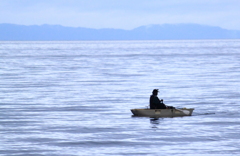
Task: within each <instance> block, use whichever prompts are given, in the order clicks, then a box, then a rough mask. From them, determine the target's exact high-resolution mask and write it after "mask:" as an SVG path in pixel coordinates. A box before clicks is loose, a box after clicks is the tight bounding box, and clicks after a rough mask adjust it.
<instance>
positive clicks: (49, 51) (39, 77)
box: [0, 40, 240, 156]
mask: <svg viewBox="0 0 240 156" xmlns="http://www.w3.org/2000/svg"><path fill="white" fill-rule="evenodd" d="M239 87H240V40H195V41H191V40H188V41H76V42H70V41H69V42H60V41H59V42H0V155H3V156H27V155H34V156H37V155H44V156H45V155H46V156H48V155H49V156H81V155H131V156H132V155H172V154H173V155H188V154H189V155H193V154H195V155H196V154H199V155H210V154H212V155H223V154H226V155H238V154H240V141H239V140H240V135H239V132H240V113H239V111H240V109H239V108H240V100H239V99H240V89H239ZM154 88H159V90H160V95H159V97H160V98H163V99H164V101H165V103H166V104H167V105H172V106H175V107H187V108H195V110H194V112H193V115H192V116H190V117H175V118H159V119H152V118H148V117H133V116H132V114H131V112H130V109H132V108H144V107H146V106H147V105H148V100H149V96H150V94H151V92H152V90H153V89H154Z"/></svg>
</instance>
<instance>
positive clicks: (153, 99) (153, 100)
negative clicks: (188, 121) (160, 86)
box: [149, 95, 167, 109]
mask: <svg viewBox="0 0 240 156" xmlns="http://www.w3.org/2000/svg"><path fill="white" fill-rule="evenodd" d="M149 103H150V109H166V108H167V107H166V106H165V104H164V103H163V102H162V101H160V100H159V98H158V97H157V95H151V96H150V100H149Z"/></svg>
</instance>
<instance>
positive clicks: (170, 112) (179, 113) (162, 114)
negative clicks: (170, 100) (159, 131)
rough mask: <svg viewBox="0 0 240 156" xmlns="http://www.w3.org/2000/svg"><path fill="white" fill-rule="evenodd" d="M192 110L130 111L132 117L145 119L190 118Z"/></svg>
mask: <svg viewBox="0 0 240 156" xmlns="http://www.w3.org/2000/svg"><path fill="white" fill-rule="evenodd" d="M193 110H194V108H180V109H131V112H132V113H133V114H134V116H146V117H154V118H155V117H182V116H191V115H192V112H193Z"/></svg>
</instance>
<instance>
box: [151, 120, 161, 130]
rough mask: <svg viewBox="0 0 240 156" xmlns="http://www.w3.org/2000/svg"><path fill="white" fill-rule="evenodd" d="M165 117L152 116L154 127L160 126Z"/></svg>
mask: <svg viewBox="0 0 240 156" xmlns="http://www.w3.org/2000/svg"><path fill="white" fill-rule="evenodd" d="M163 119H164V118H150V123H151V125H152V128H158V125H159V124H160V123H161V121H163Z"/></svg>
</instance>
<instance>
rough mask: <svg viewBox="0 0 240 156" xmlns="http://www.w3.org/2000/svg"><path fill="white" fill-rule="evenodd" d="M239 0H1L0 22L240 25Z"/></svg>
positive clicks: (101, 25)
mask: <svg viewBox="0 0 240 156" xmlns="http://www.w3.org/2000/svg"><path fill="white" fill-rule="evenodd" d="M239 6H240V1H239V0H228V1H226V0H211V1H209V0H194V1H192V0H181V1H179V0H148V1H146V0H34V1H33V0H0V8H1V9H0V23H14V24H25V25H32V24H38V25H41V24H61V25H64V26H75V27H91V28H123V29H132V28H135V27H138V26H140V25H148V24H163V23H198V24H207V25H214V26H221V27H223V28H228V29H239V30H240V21H239V20H236V19H238V18H239V15H240V9H239Z"/></svg>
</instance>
